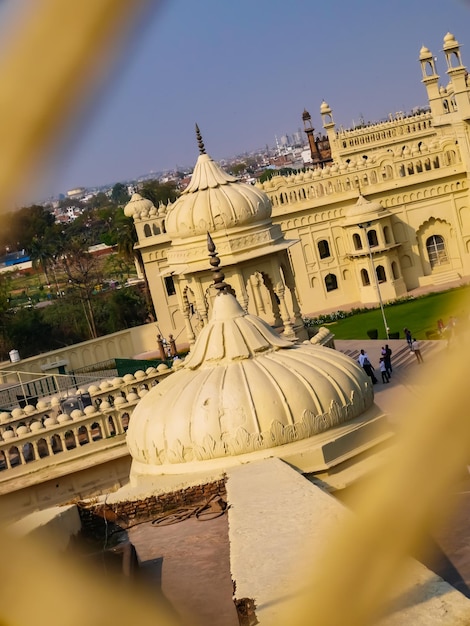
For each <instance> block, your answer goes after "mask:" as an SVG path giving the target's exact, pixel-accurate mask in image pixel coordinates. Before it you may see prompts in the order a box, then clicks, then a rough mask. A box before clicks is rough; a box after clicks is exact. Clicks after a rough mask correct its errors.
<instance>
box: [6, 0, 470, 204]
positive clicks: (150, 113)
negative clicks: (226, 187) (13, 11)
mask: <svg viewBox="0 0 470 626" xmlns="http://www.w3.org/2000/svg"><path fill="white" fill-rule="evenodd" d="M23 4H24V2H23ZM469 6H470V5H469V3H468V2H465V1H463V0H449V1H448V2H446V3H442V2H441V1H439V0H431V1H430V2H426V3H424V2H422V1H421V0H412V1H411V2H405V1H404V0H397V1H396V2H395V3H394V6H393V11H391V10H390V5H385V4H384V5H382V3H376V2H373V1H372V0H361V2H358V1H356V2H352V3H348V4H346V5H344V6H343V5H342V4H340V3H330V4H328V5H326V4H325V5H320V6H314V5H313V4H312V3H307V2H305V1H304V0H295V1H294V2H292V3H290V4H289V6H288V7H287V6H286V5H285V3H283V2H280V0H279V1H275V2H272V1H270V2H268V0H258V2H256V3H250V2H249V1H248V0H240V1H239V2H238V3H237V10H236V11H233V10H232V9H231V8H230V7H228V6H227V5H226V4H225V3H220V2H218V1H217V0H204V2H203V3H202V5H201V4H200V3H192V2H191V1H190V0H171V1H168V2H165V3H163V4H160V5H159V8H158V10H155V11H154V12H152V13H151V14H150V16H149V18H148V19H147V20H146V23H145V25H141V26H140V28H139V29H138V30H137V32H134V37H133V39H132V42H131V45H129V46H127V48H125V49H124V55H123V56H124V61H123V60H122V59H121V62H120V64H119V65H118V68H117V70H116V71H115V72H114V78H113V80H112V81H110V83H109V84H108V85H107V86H106V90H105V91H104V92H103V93H102V94H100V96H99V98H97V99H96V101H95V104H94V106H93V107H92V108H91V109H90V110H89V111H87V114H86V116H84V119H83V120H82V122H81V125H80V128H79V131H78V132H76V133H74V135H73V140H72V141H71V142H70V143H69V145H68V146H67V150H66V151H62V152H61V155H60V163H59V159H58V160H57V161H56V163H55V164H54V167H53V168H52V169H51V170H50V171H49V172H48V174H47V176H45V177H43V179H42V185H41V186H40V187H36V188H35V189H34V190H33V189H30V190H29V195H30V199H31V198H32V197H33V196H34V197H37V198H38V199H39V197H41V198H46V197H49V196H53V195H57V194H59V193H65V192H66V191H67V190H68V189H72V188H74V187H82V186H83V187H94V186H102V185H105V184H112V183H114V182H118V181H123V180H129V179H133V178H137V177H138V176H139V175H142V174H145V173H148V172H152V171H155V172H156V171H164V170H171V169H174V168H176V167H177V166H191V165H193V164H194V163H195V161H196V159H197V152H198V151H197V144H196V141H195V135H194V125H195V123H196V122H197V123H198V125H199V127H200V128H201V132H202V135H203V138H204V142H205V145H206V150H207V152H208V153H209V154H210V155H211V156H212V157H213V158H214V159H216V160H220V159H223V158H227V157H229V156H233V155H236V154H242V153H245V152H251V151H253V150H255V149H257V148H261V147H263V146H265V145H266V144H268V145H270V146H273V145H274V143H275V137H276V136H277V137H278V138H280V137H281V136H282V135H284V134H286V133H288V134H291V133H293V132H295V131H297V129H298V128H301V127H302V120H301V116H302V111H303V110H304V108H305V109H307V110H308V111H309V112H310V114H311V116H312V122H313V126H314V127H315V129H316V132H319V133H321V132H322V131H323V129H322V125H321V117H320V113H319V109H320V104H321V102H322V100H323V99H324V100H326V101H327V102H328V103H329V105H330V106H331V108H332V111H333V117H334V119H335V122H336V124H337V126H338V127H339V126H344V127H345V128H349V127H351V126H352V125H353V124H354V123H358V122H359V121H360V120H364V121H365V122H368V121H371V122H374V121H378V120H380V119H384V118H386V117H387V116H388V115H389V114H395V113H396V112H397V111H405V112H409V111H411V110H412V109H413V107H417V106H423V105H424V104H425V103H426V93H425V89H424V86H423V85H422V84H421V71H420V67H419V62H418V56H419V50H420V48H421V46H422V45H426V46H427V47H428V48H430V50H431V51H432V53H433V54H434V56H436V57H437V68H438V73H439V75H440V77H441V81H440V82H441V83H443V84H446V83H447V80H446V76H445V71H446V67H445V63H444V58H443V55H442V53H441V50H442V42H443V37H444V35H445V34H446V33H447V32H448V31H450V32H452V33H453V34H454V35H455V37H456V38H457V40H458V41H459V42H460V43H461V44H462V58H463V62H464V64H465V65H467V66H470V52H467V50H466V46H465V44H466V39H465V36H466V33H465V31H464V28H463V24H464V23H466V21H465V18H467V21H468V16H469ZM4 13H5V11H4ZM461 25H462V26H461ZM31 194H32V195H31ZM18 196H19V198H18V204H19V205H20V204H21V202H22V199H21V197H20V196H21V194H18Z"/></svg>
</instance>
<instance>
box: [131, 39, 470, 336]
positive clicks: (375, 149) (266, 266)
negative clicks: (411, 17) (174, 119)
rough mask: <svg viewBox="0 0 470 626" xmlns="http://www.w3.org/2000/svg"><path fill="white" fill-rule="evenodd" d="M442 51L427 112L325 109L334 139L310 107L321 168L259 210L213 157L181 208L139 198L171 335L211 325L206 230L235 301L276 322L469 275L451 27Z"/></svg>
mask: <svg viewBox="0 0 470 626" xmlns="http://www.w3.org/2000/svg"><path fill="white" fill-rule="evenodd" d="M444 56H445V60H446V65H447V75H448V84H447V85H446V86H439V76H438V75H437V72H436V66H435V58H434V56H433V55H432V53H431V52H430V51H429V50H428V49H427V48H425V47H423V48H422V49H421V51H420V64H421V70H422V77H423V78H422V82H423V84H424V86H425V88H426V91H427V96H428V101H429V110H424V111H423V110H417V111H416V112H415V113H414V114H412V115H409V116H406V115H405V114H403V113H400V114H397V115H395V116H392V117H391V119H389V120H388V121H384V122H378V123H374V124H364V125H363V126H362V125H361V127H360V128H355V129H353V130H338V129H337V128H336V125H335V122H334V120H333V112H332V109H331V108H330V107H329V105H328V104H327V103H326V102H323V103H322V105H321V109H320V114H321V117H322V121H323V128H324V130H325V132H326V135H325V138H324V139H323V138H320V139H317V138H315V137H314V134H313V131H314V129H313V127H312V125H311V120H310V116H309V114H308V113H307V112H306V111H304V114H303V120H304V124H305V132H307V131H309V132H307V135H308V137H309V142H310V144H309V145H310V149H311V157H312V162H313V163H314V165H316V166H315V167H313V168H312V169H309V170H307V171H306V172H300V173H298V174H293V175H289V176H274V177H273V178H272V179H271V180H269V181H267V182H265V183H263V184H258V186H257V187H255V189H256V191H257V193H258V194H259V197H258V198H257V199H256V200H255V199H253V203H254V204H250V202H251V201H248V198H251V196H250V195H248V192H247V191H246V189H248V188H249V189H250V190H253V187H252V186H244V185H243V184H242V183H240V182H236V179H234V178H233V177H230V176H229V175H228V174H225V173H224V172H223V171H222V170H220V168H218V167H214V165H215V164H213V162H212V160H211V159H210V157H208V156H207V155H205V154H201V156H200V157H199V159H198V164H197V165H196V168H195V171H194V174H193V177H192V180H191V183H190V184H189V186H188V187H187V189H186V190H185V192H184V193H183V194H182V196H181V197H180V198H179V199H178V200H177V201H176V202H175V203H174V204H173V205H169V206H167V207H159V208H158V209H157V208H156V207H152V206H150V207H148V206H145V207H144V208H143V210H140V209H139V210H136V211H135V212H134V210H133V209H132V208H131V207H132V202H131V203H129V205H128V207H127V208H128V211H129V213H128V214H129V215H133V216H134V220H135V225H136V229H137V234H138V238H139V242H138V248H139V249H140V250H141V253H142V258H143V262H144V266H145V270H146V273H147V277H148V280H149V284H150V289H151V292H152V297H153V300H154V303H155V308H156V311H157V315H158V318H159V323H160V322H161V326H160V327H161V330H162V332H163V333H165V334H169V333H171V334H173V335H178V334H181V336H182V337H183V336H184V335H185V334H186V337H188V338H189V339H191V338H192V337H193V336H194V334H195V333H197V332H199V330H200V329H201V328H202V327H204V326H205V323H206V321H207V317H208V310H209V309H210V307H211V295H210V293H209V292H208V291H207V288H208V284H209V282H208V278H207V277H206V276H205V274H204V272H206V273H207V272H208V268H209V264H208V258H207V253H206V251H205V243H204V237H205V233H206V231H210V232H211V234H212V233H215V237H216V239H217V242H216V245H217V249H218V250H219V254H220V257H221V259H222V265H223V266H224V268H225V269H224V271H225V273H226V275H227V274H229V275H230V281H229V282H230V283H231V285H232V286H233V288H234V289H235V291H236V292H237V296H238V299H239V301H240V302H241V303H242V305H243V306H244V307H245V308H247V309H248V310H249V311H250V312H253V313H255V314H257V315H259V316H261V317H263V318H264V319H265V320H266V321H268V322H269V323H271V324H274V325H281V326H282V325H284V326H286V324H287V327H289V325H291V324H293V325H296V324H297V323H298V322H299V320H300V318H301V314H303V315H306V314H312V313H313V314H315V313H317V312H320V311H322V310H332V309H333V310H335V309H341V308H348V307H349V308H350V307H352V306H357V305H375V304H378V302H379V294H380V295H381V297H382V298H383V300H384V301H387V300H394V299H396V298H399V297H402V296H406V295H407V294H408V293H410V291H412V290H414V289H416V288H418V287H425V286H430V285H442V286H443V288H444V287H445V286H446V285H448V284H450V283H453V284H455V281H460V280H461V279H466V278H469V279H470V198H469V191H468V178H469V173H470V127H469V122H470V80H469V78H468V72H467V69H466V68H465V67H464V66H463V64H462V60H461V56H460V46H459V44H458V42H457V41H456V40H455V38H454V36H453V35H451V34H450V33H448V34H447V35H446V37H445V38H444ZM310 131H311V132H310ZM244 195H245V196H246V198H247V199H246V202H242V201H241V200H240V197H243V196H244ZM216 199H217V200H216ZM139 202H140V201H138V202H136V203H135V206H136V207H138V206H139ZM277 229H279V230H277ZM274 233H278V234H274ZM276 246H280V248H282V249H283V250H284V252H283V253H282V254H280V248H277V247H276ZM275 251H276V253H275V254H274V252H275ZM206 283H207V284H206ZM379 289H380V292H379ZM280 311H282V315H281V314H280ZM288 320H290V321H288Z"/></svg>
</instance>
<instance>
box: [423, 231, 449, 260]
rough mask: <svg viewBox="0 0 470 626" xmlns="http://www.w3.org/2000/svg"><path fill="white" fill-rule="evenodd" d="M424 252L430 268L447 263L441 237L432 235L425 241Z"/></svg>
mask: <svg viewBox="0 0 470 626" xmlns="http://www.w3.org/2000/svg"><path fill="white" fill-rule="evenodd" d="M426 250H427V251H428V258H429V263H430V265H431V267H435V266H436V265H443V264H445V263H448V262H449V261H448V258H447V252H446V246H445V242H444V238H443V237H441V235H432V237H429V238H428V239H427V240H426Z"/></svg>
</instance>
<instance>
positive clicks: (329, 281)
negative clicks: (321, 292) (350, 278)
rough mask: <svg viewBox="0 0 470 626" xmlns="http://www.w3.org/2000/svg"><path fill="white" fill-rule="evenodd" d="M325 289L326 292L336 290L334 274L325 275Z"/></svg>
mask: <svg viewBox="0 0 470 626" xmlns="http://www.w3.org/2000/svg"><path fill="white" fill-rule="evenodd" d="M325 287H326V290H327V291H334V290H335V289H338V281H337V279H336V276H335V275H334V274H327V275H326V276H325Z"/></svg>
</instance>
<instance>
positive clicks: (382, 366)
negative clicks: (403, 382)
mask: <svg viewBox="0 0 470 626" xmlns="http://www.w3.org/2000/svg"><path fill="white" fill-rule="evenodd" d="M379 369H380V373H381V374H382V382H383V383H389V382H390V377H389V375H388V372H387V368H386V366H385V360H384V358H383V357H380V359H379Z"/></svg>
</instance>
